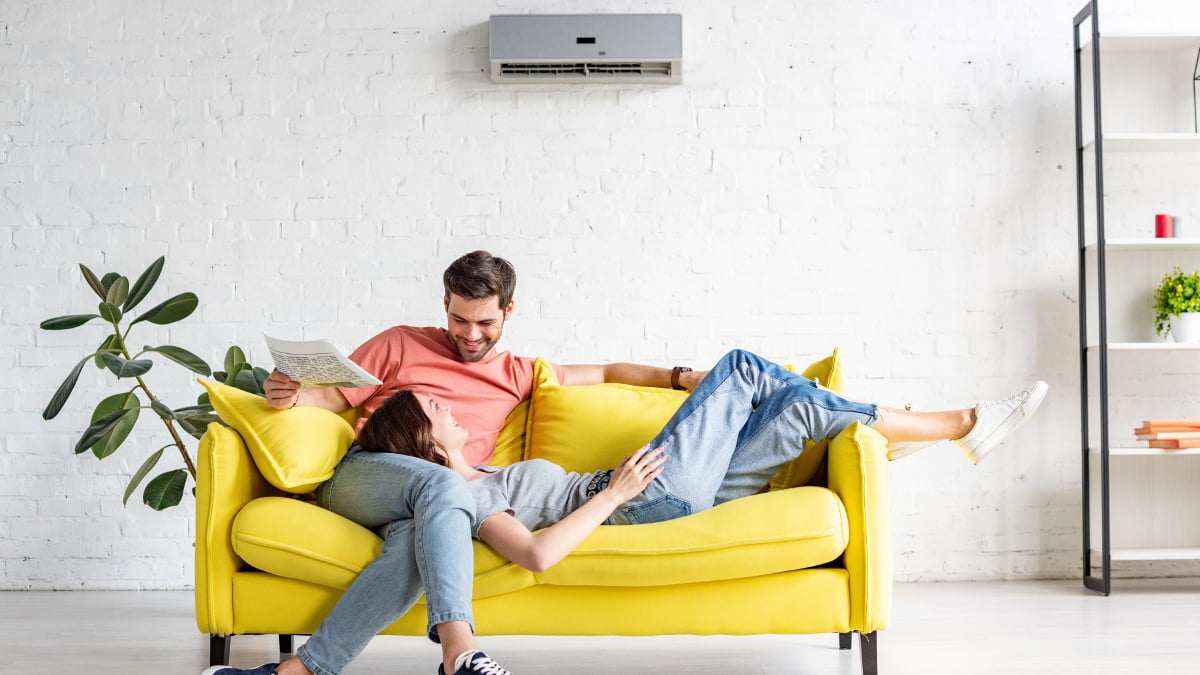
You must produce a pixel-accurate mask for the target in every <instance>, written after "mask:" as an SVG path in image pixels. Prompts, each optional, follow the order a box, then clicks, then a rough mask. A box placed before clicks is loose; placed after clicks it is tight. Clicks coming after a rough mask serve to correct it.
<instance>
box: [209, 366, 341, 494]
mask: <svg viewBox="0 0 1200 675" xmlns="http://www.w3.org/2000/svg"><path fill="white" fill-rule="evenodd" d="M198 381H199V382H200V384H202V385H204V388H205V389H207V390H208V397H209V399H210V400H211V401H212V405H213V408H214V409H215V410H216V412H217V415H219V416H220V417H221V419H222V420H224V421H225V423H226V424H228V425H229V426H231V427H233V428H234V429H235V430H237V432H238V433H239V434H241V436H242V439H243V440H244V441H245V442H246V447H247V448H249V450H250V455H251V456H252V457H253V458H254V463H255V464H256V465H257V466H258V470H259V471H260V472H261V473H262V475H263V478H266V479H267V482H269V483H270V484H271V485H274V486H275V487H277V488H279V489H280V490H284V491H286V492H292V493H296V494H304V493H306V492H311V491H312V490H313V489H315V488H316V487H317V486H318V485H320V484H321V483H323V482H325V481H326V480H328V479H329V477H330V476H332V475H333V469H334V467H335V466H337V463H338V462H339V461H341V459H342V456H343V455H345V454H346V450H348V449H349V448H350V444H351V443H353V442H354V428H353V427H352V426H350V424H349V423H348V422H347V421H346V420H345V419H344V418H343V417H342V416H339V415H337V414H335V413H332V412H329V411H328V410H322V409H321V408H313V407H309V406H299V407H296V408H292V409H291V410H276V409H275V408H272V407H271V406H270V404H268V403H267V400H266V399H265V398H262V397H261V396H255V395H254V394H251V393H249V392H245V391H242V390H241V389H237V388H235V387H229V386H226V385H224V384H218V383H216V382H208V381H206V380H198Z"/></svg>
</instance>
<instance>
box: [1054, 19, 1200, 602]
mask: <svg viewBox="0 0 1200 675" xmlns="http://www.w3.org/2000/svg"><path fill="white" fill-rule="evenodd" d="M1096 5H1097V2H1096V0H1092V1H1091V2H1089V3H1087V4H1086V5H1085V6H1084V8H1083V9H1082V10H1081V11H1080V12H1079V14H1077V15H1076V16H1075V21H1074V28H1075V141H1076V143H1075V145H1076V190H1077V195H1076V199H1077V204H1076V206H1077V213H1078V224H1079V328H1080V331H1079V351H1080V375H1081V395H1080V398H1081V400H1080V411H1081V422H1082V428H1081V454H1082V458H1083V582H1084V585H1085V586H1086V587H1087V588H1090V589H1092V590H1095V591H1098V592H1100V593H1103V594H1105V595H1108V594H1109V593H1111V590H1112V562H1113V561H1114V560H1117V561H1186V560H1193V561H1194V560H1200V448H1193V449H1186V450H1162V449H1157V448H1147V447H1136V446H1134V445H1131V443H1132V442H1133V439H1132V435H1131V434H1130V438H1129V439H1128V440H1126V439H1124V438H1118V443H1116V444H1114V443H1113V442H1112V441H1113V436H1114V433H1113V432H1114V430H1124V431H1126V432H1127V433H1128V432H1129V431H1131V430H1132V428H1133V427H1134V426H1137V425H1138V424H1139V423H1140V422H1141V419H1140V418H1139V419H1132V418H1125V419H1120V420H1119V421H1118V423H1117V424H1116V425H1115V426H1114V425H1113V424H1112V420H1111V419H1110V412H1111V410H1110V408H1111V407H1112V404H1113V397H1114V394H1113V388H1114V386H1116V387H1121V382H1120V381H1119V377H1118V381H1115V382H1114V381H1111V378H1112V376H1113V372H1112V370H1111V369H1110V365H1112V364H1110V359H1127V358H1139V359H1149V360H1153V359H1155V358H1161V357H1164V356H1165V357H1168V358H1172V359H1175V360H1177V361H1178V360H1185V359H1187V360H1195V359H1197V356H1196V355H1195V354H1191V353H1189V352H1200V345H1193V344H1177V343H1174V342H1162V341H1156V339H1155V336H1154V335H1153V330H1152V328H1150V326H1152V319H1153V313H1152V308H1151V307H1150V306H1149V305H1150V302H1149V300H1148V298H1149V296H1150V292H1151V291H1152V290H1153V288H1154V285H1155V284H1156V283H1157V281H1158V279H1160V278H1161V276H1162V274H1163V273H1164V272H1165V271H1167V270H1169V269H1170V265H1171V264H1180V265H1185V266H1190V267H1191V268H1200V239H1153V238H1152V232H1148V230H1147V232H1148V233H1147V234H1145V235H1143V236H1133V237H1130V236H1122V237H1119V238H1111V239H1110V238H1108V237H1107V236H1106V231H1105V225H1106V223H1105V206H1106V203H1105V202H1106V196H1107V195H1106V192H1105V187H1104V180H1105V167H1104V159H1105V156H1106V155H1107V154H1110V153H1131V154H1136V153H1154V155H1156V156H1158V157H1161V155H1162V153H1172V154H1174V155H1177V156H1187V155H1188V154H1189V153H1193V154H1196V155H1197V156H1198V157H1197V159H1196V160H1195V161H1197V162H1200V133H1196V128H1195V124H1196V122H1195V110H1194V107H1193V106H1194V102H1193V96H1192V92H1191V91H1188V92H1187V94H1188V95H1187V96H1186V97H1182V96H1180V95H1179V91H1178V90H1176V89H1175V88H1174V87H1175V81H1174V80H1173V79H1169V78H1167V79H1163V78H1162V77H1161V76H1162V72H1161V71H1163V70H1170V72H1172V73H1173V72H1174V68H1175V66H1176V65H1179V64H1182V63H1184V62H1185V60H1186V59H1187V58H1191V59H1196V58H1197V54H1198V53H1200V32H1197V33H1195V34H1191V33H1179V32H1168V33H1162V34H1145V33H1139V34H1109V33H1101V31H1100V29H1099V22H1098V20H1097V16H1096ZM1101 52H1103V53H1104V54H1105V55H1106V57H1108V58H1109V59H1117V61H1115V62H1114V61H1110V64H1113V65H1114V68H1113V69H1114V70H1115V71H1116V72H1117V73H1118V74H1121V73H1123V74H1124V75H1125V76H1126V77H1132V78H1133V79H1134V80H1137V78H1138V75H1136V73H1138V72H1139V70H1138V69H1139V68H1141V69H1146V70H1148V71H1149V73H1148V75H1147V77H1146V80H1145V81H1144V82H1140V84H1143V85H1144V86H1146V87H1149V88H1150V92H1149V94H1147V95H1146V96H1144V97H1142V98H1139V97H1137V96H1128V95H1125V96H1120V97H1116V98H1113V99H1109V100H1106V103H1109V104H1111V105H1112V107H1113V108H1115V109H1116V112H1117V113H1118V114H1116V115H1115V118H1117V119H1118V120H1119V122H1118V124H1115V125H1114V128H1116V129H1119V130H1120V131H1119V132H1117V133H1114V132H1112V131H1105V129H1106V128H1107V127H1106V125H1104V124H1102V112H1103V113H1107V112H1108V108H1107V107H1106V108H1105V109H1104V110H1102V106H1101V100H1102V98H1101V84H1102V83H1103V82H1104V80H1103V78H1102V77H1101V66H1102V59H1101ZM1189 54H1190V57H1189V56H1188V55H1189ZM1163 64H1167V66H1164V65H1163ZM1187 65H1188V71H1187V74H1189V75H1190V74H1191V65H1190V63H1189V64H1187ZM1089 70H1090V79H1088V77H1087V76H1088V75H1089V72H1088V71H1089ZM1130 73H1135V75H1130ZM1152 76H1153V77H1152ZM1156 78H1158V79H1156ZM1189 79H1190V78H1189ZM1156 87H1157V88H1156ZM1188 89H1190V87H1188ZM1181 98H1186V99H1187V100H1186V101H1181V100H1180V99H1181ZM1087 99H1090V104H1091V108H1090V111H1089V109H1087V108H1085V107H1084V102H1085V100H1087ZM1145 100H1150V101H1153V102H1155V105H1154V110H1153V114H1150V115H1147V116H1139V115H1138V114H1137V113H1138V111H1137V110H1136V107H1137V105H1138V104H1143V105H1144V103H1145ZM1088 112H1090V114H1091V120H1090V121H1089V120H1087V119H1086V114H1087V113H1088ZM1182 120H1186V125H1185V124H1182V123H1181V121H1182ZM1129 127H1132V128H1129ZM1181 127H1183V128H1181ZM1089 160H1090V161H1094V169H1093V171H1094V173H1093V174H1092V176H1093V179H1094V180H1093V183H1092V185H1091V191H1092V192H1093V193H1094V199H1095V202H1094V205H1092V204H1089V203H1088V199H1087V192H1088V185H1087V181H1086V180H1085V177H1086V167H1087V165H1088V163H1089ZM1153 161H1160V160H1157V159H1156V160H1153ZM1129 175H1136V174H1126V176H1125V178H1128V177H1129ZM1157 206H1158V205H1157V204H1156V203H1150V204H1141V205H1139V207H1140V208H1141V210H1142V211H1144V212H1146V213H1147V214H1148V215H1147V216H1146V217H1147V218H1149V217H1150V216H1151V215H1152V214H1153V212H1154V209H1155V208H1156V207H1157ZM1089 208H1090V209H1091V211H1090V213H1089ZM1089 216H1090V218H1089ZM1089 220H1090V223H1091V227H1090V228H1089ZM1151 222H1152V221H1151ZM1189 225H1190V224H1189ZM1126 229H1129V227H1128V226H1126ZM1197 233H1198V234H1200V223H1197ZM1110 258H1111V261H1112V266H1111V268H1110ZM1164 265H1167V267H1166V268H1165V269H1164V268H1163V266H1164ZM1110 272H1111V277H1110ZM1089 289H1092V290H1094V294H1092V293H1089ZM1119 363H1120V362H1119V361H1118V364H1119ZM1093 369H1094V373H1095V378H1094V380H1093ZM1133 370H1134V371H1135V372H1137V374H1138V376H1139V377H1141V376H1145V377H1164V376H1167V375H1168V374H1169V373H1167V372H1165V369H1162V368H1160V369H1159V370H1157V371H1155V370H1154V369H1153V368H1150V369H1146V368H1143V369H1142V370H1138V369H1137V368H1134V369H1133ZM1120 375H1124V376H1126V377H1128V376H1129V373H1128V372H1126V373H1118V376H1120ZM1093 384H1094V385H1095V388H1094V389H1093ZM1131 391H1132V392H1133V393H1130V392H1131ZM1136 392H1137V389H1136V388H1133V389H1130V388H1128V387H1125V388H1124V389H1121V390H1120V391H1118V393H1117V394H1116V396H1123V397H1125V398H1126V399H1128V398H1136V397H1137V393H1136ZM1197 416H1198V417H1200V414H1198V415H1197ZM1113 464H1116V465H1117V468H1118V470H1117V471H1116V472H1115V474H1114V472H1113ZM1114 475H1115V476H1116V477H1117V478H1118V480H1117V481H1116V482H1114V481H1113V478H1114ZM1188 485H1190V486H1191V488H1192V490H1193V491H1192V492H1190V493H1189V492H1188V491H1187V489H1186V486H1188ZM1181 486H1183V487H1182V488H1181ZM1114 504H1117V505H1118V508H1116V509H1115V510H1114V508H1113V506H1114ZM1097 538H1098V540H1099V541H1096V540H1097ZM1094 561H1098V563H1099V564H1098V567H1099V569H1100V574H1099V575H1098V576H1097V575H1094V574H1093V568H1094V567H1095V566H1096V565H1094Z"/></svg>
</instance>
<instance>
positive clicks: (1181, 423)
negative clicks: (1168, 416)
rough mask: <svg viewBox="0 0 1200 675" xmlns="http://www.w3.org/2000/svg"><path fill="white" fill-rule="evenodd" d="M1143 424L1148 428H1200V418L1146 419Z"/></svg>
mask: <svg viewBox="0 0 1200 675" xmlns="http://www.w3.org/2000/svg"><path fill="white" fill-rule="evenodd" d="M1142 426H1143V427H1147V428H1157V427H1186V428H1193V429H1200V419H1194V418H1193V419H1186V420H1145V421H1143V422H1142Z"/></svg>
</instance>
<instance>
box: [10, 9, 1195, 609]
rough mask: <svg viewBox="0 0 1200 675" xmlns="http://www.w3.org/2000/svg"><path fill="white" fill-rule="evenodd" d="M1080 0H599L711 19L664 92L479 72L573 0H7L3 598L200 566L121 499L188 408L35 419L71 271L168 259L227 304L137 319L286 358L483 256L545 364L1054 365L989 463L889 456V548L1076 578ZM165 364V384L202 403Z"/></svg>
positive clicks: (156, 522) (60, 339) (936, 375)
mask: <svg viewBox="0 0 1200 675" xmlns="http://www.w3.org/2000/svg"><path fill="white" fill-rule="evenodd" d="M1079 4H1081V2H1080V1H1079V0H1070V1H1067V0H1055V1H1054V2H1045V1H1043V0H1010V1H1004V2H1001V1H1000V0H996V1H993V2H982V3H980V2H971V3H946V2H934V1H932V0H917V1H916V2H908V3H891V2H879V1H875V2H853V3H846V2H831V1H810V0H802V1H796V2H775V3H749V4H746V3H742V4H736V5H735V4H730V3H727V2H716V1H713V0H695V1H693V2H687V3H681V2H615V3H605V10H606V11H613V12H617V11H634V12H642V11H681V12H682V13H683V14H684V27H685V36H684V41H685V59H686V65H685V68H686V78H685V80H686V82H685V84H684V85H682V86H676V87H667V88H658V87H644V88H643V87H636V86H613V85H609V86H602V85H601V86H515V87H514V86H496V85H492V84H490V83H489V82H488V81H487V79H486V77H485V75H484V72H483V71H484V69H485V67H486V55H487V30H486V22H487V17H488V15H489V14H491V13H500V12H504V13H509V12H525V11H540V12H587V11H594V10H595V4H594V3H586V2H578V1H575V0H560V1H559V2H553V3H549V2H537V1H520V2H510V1H506V0H497V1H495V2H487V1H484V0H468V1H465V2H455V3H435V2H415V1H409V2H404V3H383V4H379V3H375V4H374V5H372V6H370V7H368V6H366V5H365V4H364V3H348V2H343V3H311V2H299V3H297V2H283V1H282V0H258V1H256V2H232V3H223V4H221V3H218V4H217V5H210V3H199V4H198V3H194V2H180V1H175V0H167V1H165V2H161V3H150V4H147V3H144V2H141V1H139V0H92V1H86V2H85V1H83V0H78V1H75V0H67V1H65V2H64V1H57V2H43V1H38V0H11V1H10V2H6V3H4V4H3V5H2V6H0V138H2V141H0V250H2V256H3V265H2V267H0V285H2V287H0V294H2V296H3V302H0V346H2V348H0V369H2V370H3V371H4V372H5V373H7V374H8V375H7V376H6V383H7V384H8V386H6V387H4V388H3V390H2V391H0V429H3V431H2V432H0V513H2V514H3V517H2V518H0V589H29V588H65V589H73V588H97V589H99V588H181V587H187V586H189V585H190V584H191V556H192V531H193V524H192V519H193V505H192V501H191V498H190V497H188V498H187V499H186V500H185V504H186V506H184V507H182V508H177V509H173V510H170V511H167V512H165V513H161V514H160V513H154V512H152V511H149V510H148V509H146V508H143V507H141V506H138V505H134V506H131V507H130V508H124V507H122V506H121V503H120V500H121V494H122V491H123V487H124V483H125V479H126V476H128V475H129V474H130V473H131V472H132V471H133V470H134V469H135V468H136V467H137V466H138V464H140V462H141V460H142V458H143V457H144V456H146V455H147V454H148V453H150V452H152V451H153V450H154V449H156V448H157V447H159V446H161V445H162V444H163V443H164V442H165V441H164V440H163V438H162V434H160V433H157V432H155V431H153V430H152V429H151V425H148V424H146V425H144V428H143V429H141V430H139V431H138V432H137V433H136V434H135V436H134V438H133V440H132V441H130V443H129V447H126V448H123V449H122V450H121V451H120V452H119V453H118V454H117V455H115V456H114V457H111V458H109V459H108V460H105V461H104V462H99V461H97V460H96V459H95V458H93V457H91V456H90V455H84V456H81V457H79V458H76V457H74V456H73V455H72V453H71V448H72V447H73V445H74V442H75V439H76V437H77V434H78V432H79V431H80V430H81V429H82V428H83V427H84V426H85V425H86V422H87V419H88V415H89V414H90V412H91V406H93V405H94V404H95V402H96V401H98V400H99V399H100V398H101V397H102V395H106V394H107V393H108V392H110V391H112V389H111V387H110V386H109V382H108V380H106V379H105V378H104V377H102V376H101V375H100V374H99V373H97V372H96V371H95V370H89V371H87V372H86V373H85V375H84V377H83V379H82V381H81V383H80V386H79V388H78V390H77V391H76V393H75V395H74V397H73V399H72V400H71V402H70V403H69V404H68V406H67V408H66V410H65V411H64V413H63V414H62V415H61V416H60V417H59V418H58V419H56V420H53V421H51V422H48V423H47V422H43V421H42V420H41V419H40V416H39V415H40V412H41V410H42V408H43V407H44V405H45V404H46V402H47V400H48V399H49V397H50V395H51V393H52V392H53V391H54V389H55V387H56V386H57V385H58V383H59V382H60V381H61V379H62V378H63V376H64V375H65V374H66V372H67V370H68V369H69V368H70V366H71V365H72V364H73V363H74V362H75V360H77V359H78V358H80V356H81V355H82V354H84V353H86V351H85V350H87V351H90V350H91V349H93V348H94V346H95V344H96V343H97V342H98V341H99V340H100V339H101V337H102V335H101V334H100V333H99V332H98V329H97V330H95V331H92V332H89V331H86V330H83V329H78V330H75V331H69V332H65V333H48V332H44V331H39V330H37V328H36V326H37V323H38V322H39V321H41V320H42V319H44V318H47V317H49V316H53V315H58V314H66V313H75V312H88V311H92V306H93V303H92V300H90V299H89V296H90V291H88V290H87V289H86V287H85V286H84V284H83V283H82V280H81V279H80V278H79V274H78V271H77V268H76V265H77V263H79V262H83V263H86V264H87V265H89V266H90V267H92V268H93V269H95V270H97V271H98V272H101V273H102V272H104V271H109V270H114V271H120V272H122V273H125V274H127V275H131V276H132V275H136V274H138V273H140V271H141V270H142V269H143V268H144V267H145V266H146V265H147V264H148V263H150V262H151V261H152V260H153V259H154V258H155V257H157V256H159V255H164V254H165V255H166V256H167V268H166V271H165V274H164V277H163V281H162V282H161V287H160V288H159V289H158V290H157V291H156V294H155V295H154V296H153V297H152V298H151V299H150V300H149V301H155V298H158V299H162V298H165V297H167V294H168V293H177V292H182V291H185V290H191V291H195V292H196V293H198V294H199V295H200V297H201V309H200V311H199V312H198V313H197V314H196V315H195V316H193V317H192V318H190V319H189V320H187V321H186V322H185V323H183V324H180V325H176V326H172V327H162V328H160V327H155V326H145V325H143V326H140V327H139V330H141V334H140V335H137V336H136V337H135V338H134V342H135V343H136V344H139V345H140V344H142V343H143V342H144V343H145V344H164V343H171V344H178V345H180V346H183V347H185V348H188V349H191V350H193V351H196V352H197V353H199V354H201V355H202V356H204V357H206V358H208V359H210V360H211V361H213V362H218V361H219V359H220V357H221V354H222V353H223V350H224V348H225V346H227V345H228V344H230V343H233V342H236V343H238V344H241V345H243V346H245V347H247V348H248V349H249V351H250V354H251V356H252V358H253V359H254V360H256V361H258V362H260V363H261V362H263V360H264V350H263V347H262V340H261V333H262V332H263V331H264V330H266V331H270V332H271V333H274V334H277V335H280V336H292V337H326V338H329V339H332V340H333V341H334V342H336V343H338V344H340V345H342V346H343V347H344V348H346V349H350V348H352V347H354V346H355V345H356V344H357V343H359V342H360V341H362V340H364V339H366V338H367V337H369V336H370V335H372V334H373V333H375V332H376V331H378V330H380V329H382V328H384V327H386V326H388V325H391V324H393V323H398V322H408V323H415V324H426V323H441V322H442V321H443V320H444V317H443V316H442V315H441V314H440V313H439V301H440V295H439V294H440V284H439V276H440V273H441V270H442V269H443V268H444V266H445V265H446V264H447V263H448V262H449V261H450V260H452V259H453V258H455V257H456V256H458V255H459V254H461V253H463V252H466V251H469V250H472V249H474V248H479V247H486V248H488V249H490V250H492V251H494V252H496V253H498V254H502V255H504V256H506V257H508V258H510V259H511V260H513V261H514V262H515V263H516V265H517V267H518V270H519V271H520V274H521V283H520V287H519V295H518V298H517V303H518V304H517V314H516V317H515V318H514V320H513V322H512V323H511V324H510V325H509V327H508V331H507V336H506V341H507V346H508V347H509V348H511V349H513V350H515V351H518V352H520V353H527V354H538V355H544V356H546V357H549V358H551V359H554V360H558V361H562V362H596V361H610V360H637V361H643V362H648V363H654V364H658V365H673V364H676V363H688V364H692V365H696V366H703V365H704V364H705V363H707V362H710V361H711V360H713V359H715V358H716V357H718V356H719V355H720V354H721V353H722V352H723V351H724V350H725V349H727V348H729V347H731V346H734V345H738V346H744V347H747V348H750V349H753V350H755V351H758V352H760V353H763V354H764V355H766V356H769V357H772V358H775V359H779V360H784V361H796V362H799V363H803V362H806V361H809V360H812V359H815V358H818V357H820V356H822V355H823V354H825V353H826V352H827V351H828V350H829V349H831V348H832V347H834V346H840V347H841V348H842V353H843V357H844V359H845V363H846V367H847V369H848V371H849V380H850V382H851V383H852V385H853V386H854V389H855V391H856V393H857V394H858V395H859V396H862V397H869V398H873V399H877V400H881V401H893V402H903V401H912V402H915V403H918V404H919V405H920V406H921V407H924V408H932V407H936V406H942V405H949V404H966V403H970V402H973V401H974V400H975V399H976V398H977V397H979V396H985V397H996V396H1001V395H1006V394H1008V393H1009V392H1010V391H1012V390H1015V389H1017V388H1019V387H1021V386H1024V384H1025V383H1026V382H1027V381H1029V380H1031V379H1033V378H1035V377H1041V378H1044V379H1046V380H1048V381H1049V382H1050V383H1051V385H1052V387H1053V389H1052V395H1051V398H1050V399H1049V400H1048V402H1047V403H1046V406H1045V408H1044V412H1043V413H1042V414H1041V415H1040V416H1039V417H1038V418H1037V419H1036V420H1034V421H1033V422H1032V423H1031V424H1030V426H1029V428H1028V430H1027V431H1023V432H1022V434H1021V435H1020V437H1019V438H1018V439H1017V440H1016V441H1015V442H1013V443H1012V444H1010V445H1009V446H1008V447H1006V448H1005V449H1004V450H1003V451H1001V452H1000V453H999V456H997V457H996V458H995V459H994V460H992V461H990V462H989V463H988V464H986V465H984V466H982V467H980V468H978V469H973V468H971V467H969V466H968V465H966V463H965V462H963V461H962V460H961V459H960V458H958V457H955V456H954V453H953V452H952V451H948V450H946V451H936V452H931V453H929V454H928V455H926V456H918V457H914V458H913V459H910V460H907V461H905V462H903V463H900V464H897V465H895V466H894V468H893V471H892V474H893V501H894V513H895V533H896V554H897V568H896V571H897V576H898V578H901V579H981V578H1026V577H1056V576H1072V575H1075V574H1076V573H1077V567H1078V551H1077V549H1078V546H1079V530H1078V522H1079V515H1078V511H1079V489H1078V488H1079V460H1078V457H1077V455H1078V452H1077V450H1076V447H1077V443H1078V441H1077V436H1078V430H1077V427H1078V417H1077V400H1078V399H1077V395H1078V394H1077V392H1078V387H1077V366H1076V339H1077V338H1076V336H1075V335H1076V314H1075V312H1076V304H1075V296H1076V291H1075V252H1074V241H1075V234H1074V231H1075V216H1074V199H1073V189H1074V188H1073V184H1074V183H1073V179H1074V175H1073V157H1072V149H1071V148H1072V141H1073V137H1072V129H1071V124H1072V122H1071V96H1072V94H1071V52H1070V46H1069V45H1070V25H1071V22H1070V19H1071V17H1072V16H1073V14H1074V13H1075V11H1076V10H1077V9H1078V6H1077V5H1079ZM1133 4H1134V3H1133V2H1131V1H1128V0H1123V1H1122V2H1119V3H1118V2H1112V3H1107V4H1106V6H1105V10H1106V12H1107V13H1106V14H1105V16H1106V17H1110V18H1109V21H1113V22H1115V21H1118V20H1121V21H1125V22H1127V23H1128V24H1129V25H1131V26H1132V27H1134V28H1138V27H1142V28H1145V27H1155V24H1154V23H1153V22H1152V21H1150V20H1149V19H1148V18H1147V17H1148V16H1150V14H1149V12H1150V11H1151V10H1153V11H1160V12H1166V13H1168V14H1169V16H1171V17H1172V18H1171V19H1169V20H1168V22H1167V24H1166V25H1167V26H1168V27H1177V26H1179V25H1186V24H1187V22H1188V20H1191V22H1192V25H1200V16H1197V15H1198V14H1200V11H1198V10H1197V9H1196V8H1195V7H1194V6H1192V5H1193V3H1191V2H1188V1H1187V0H1178V1H1175V2H1161V3H1158V4H1156V5H1155V6H1153V7H1151V8H1150V9H1142V10H1137V9H1135V8H1134V7H1133ZM1109 5H1111V7H1109ZM1139 6H1140V7H1145V3H1140V4H1139ZM1139 12H1140V13H1139ZM1161 15H1162V14H1160V16H1161ZM1106 25H1109V24H1106ZM1161 25H1162V24H1159V27H1161ZM1185 182H1186V181H1185ZM1190 184H1192V185H1194V184H1195V182H1194V181H1191V182H1190ZM1181 208H1182V207H1181ZM149 301H148V302H149ZM147 306H148V305H147ZM135 335H136V334H135ZM138 341H142V342H138ZM159 368H160V370H157V371H154V372H152V373H151V374H150V379H151V381H152V382H153V383H154V386H155V387H156V388H157V389H158V390H160V391H161V392H162V395H163V397H164V398H165V399H166V400H168V401H169V402H171V403H173V404H176V405H182V404H184V402H185V401H186V400H188V399H189V398H190V397H192V396H194V395H195V394H196V393H197V389H198V388H197V387H196V386H195V385H194V384H193V383H192V382H191V379H190V377H189V376H188V375H187V374H186V373H183V372H180V369H177V368H176V369H172V368H169V367H167V366H166V365H163V364H160V366H159ZM1177 386H1180V387H1184V386H1186V383H1182V382H1181V383H1179V384H1178V385H1177Z"/></svg>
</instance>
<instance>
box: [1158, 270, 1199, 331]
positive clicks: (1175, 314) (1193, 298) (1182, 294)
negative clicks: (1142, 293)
mask: <svg viewBox="0 0 1200 675" xmlns="http://www.w3.org/2000/svg"><path fill="white" fill-rule="evenodd" d="M1154 329H1155V330H1156V331H1157V332H1158V334H1159V335H1162V336H1164V337H1165V336H1166V335H1167V334H1170V335H1171V338H1172V339H1173V340H1175V342H1200V272H1188V273H1184V271H1183V270H1181V269H1179V268H1178V267H1176V268H1175V269H1174V270H1172V271H1171V272H1169V273H1167V275H1166V276H1164V277H1163V280H1162V283H1160V284H1159V285H1158V288H1156V289H1154Z"/></svg>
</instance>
